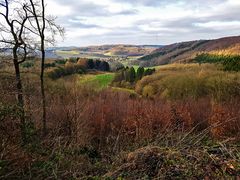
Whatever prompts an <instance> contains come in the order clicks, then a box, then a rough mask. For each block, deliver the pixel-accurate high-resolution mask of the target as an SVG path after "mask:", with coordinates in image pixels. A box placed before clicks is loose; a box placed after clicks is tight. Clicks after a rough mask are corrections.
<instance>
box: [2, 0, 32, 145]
mask: <svg viewBox="0 0 240 180" xmlns="http://www.w3.org/2000/svg"><path fill="white" fill-rule="evenodd" d="M12 2H13V1H11V0H3V1H0V16H1V17H2V19H3V20H4V21H1V23H0V30H1V33H0V35H1V37H0V43H3V44H5V45H6V46H7V47H10V48H11V50H12V61H13V64H14V69H15V77H16V89H17V91H16V96H17V102H18V106H19V107H20V109H21V115H20V119H21V125H22V128H23V129H22V130H23V131H22V132H23V133H22V136H23V140H24V141H25V140H26V138H25V112H24V98H23V87H22V81H21V73H20V64H21V63H23V62H24V61H25V60H26V58H27V54H28V48H29V46H28V44H27V41H28V39H27V38H26V32H25V25H26V23H27V20H28V18H29V16H28V12H27V9H28V7H29V5H28V4H27V3H26V2H25V1H24V2H22V3H18V6H17V7H14V8H13V9H11V8H10V5H11V3H12Z"/></svg>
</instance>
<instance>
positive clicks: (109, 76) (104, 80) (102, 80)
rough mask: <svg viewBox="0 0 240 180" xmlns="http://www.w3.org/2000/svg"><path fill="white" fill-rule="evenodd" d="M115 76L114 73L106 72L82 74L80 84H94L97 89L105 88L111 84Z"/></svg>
mask: <svg viewBox="0 0 240 180" xmlns="http://www.w3.org/2000/svg"><path fill="white" fill-rule="evenodd" d="M113 78H114V74H113V73H105V74H97V75H93V74H88V75H83V76H80V78H79V79H80V80H79V84H80V85H89V84H90V85H93V86H94V87H96V88H97V89H103V88H106V87H108V86H109V84H111V82H112V80H113Z"/></svg>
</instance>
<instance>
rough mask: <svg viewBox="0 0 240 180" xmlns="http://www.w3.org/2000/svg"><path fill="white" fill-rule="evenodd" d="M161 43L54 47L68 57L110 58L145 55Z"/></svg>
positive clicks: (56, 51)
mask: <svg viewBox="0 0 240 180" xmlns="http://www.w3.org/2000/svg"><path fill="white" fill-rule="evenodd" d="M159 47H161V46H159V45H125V44H119V45H100V46H88V47H70V48H69V47H62V48H61V47H59V48H52V50H53V51H54V52H55V53H56V54H57V55H58V56H62V57H64V58H66V57H96V58H108V57H112V56H122V57H128V56H144V55H147V54H150V53H151V52H153V51H154V50H156V49H158V48H159Z"/></svg>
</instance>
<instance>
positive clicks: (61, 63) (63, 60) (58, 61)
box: [55, 59, 67, 65]
mask: <svg viewBox="0 0 240 180" xmlns="http://www.w3.org/2000/svg"><path fill="white" fill-rule="evenodd" d="M66 62H67V60H66V59H58V60H56V61H55V63H56V64H60V65H64V64H65V63H66Z"/></svg>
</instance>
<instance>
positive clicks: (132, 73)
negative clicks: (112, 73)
mask: <svg viewBox="0 0 240 180" xmlns="http://www.w3.org/2000/svg"><path fill="white" fill-rule="evenodd" d="M135 79H136V72H135V69H134V68H133V67H131V68H130V69H129V82H130V83H133V82H134V81H135Z"/></svg>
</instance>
